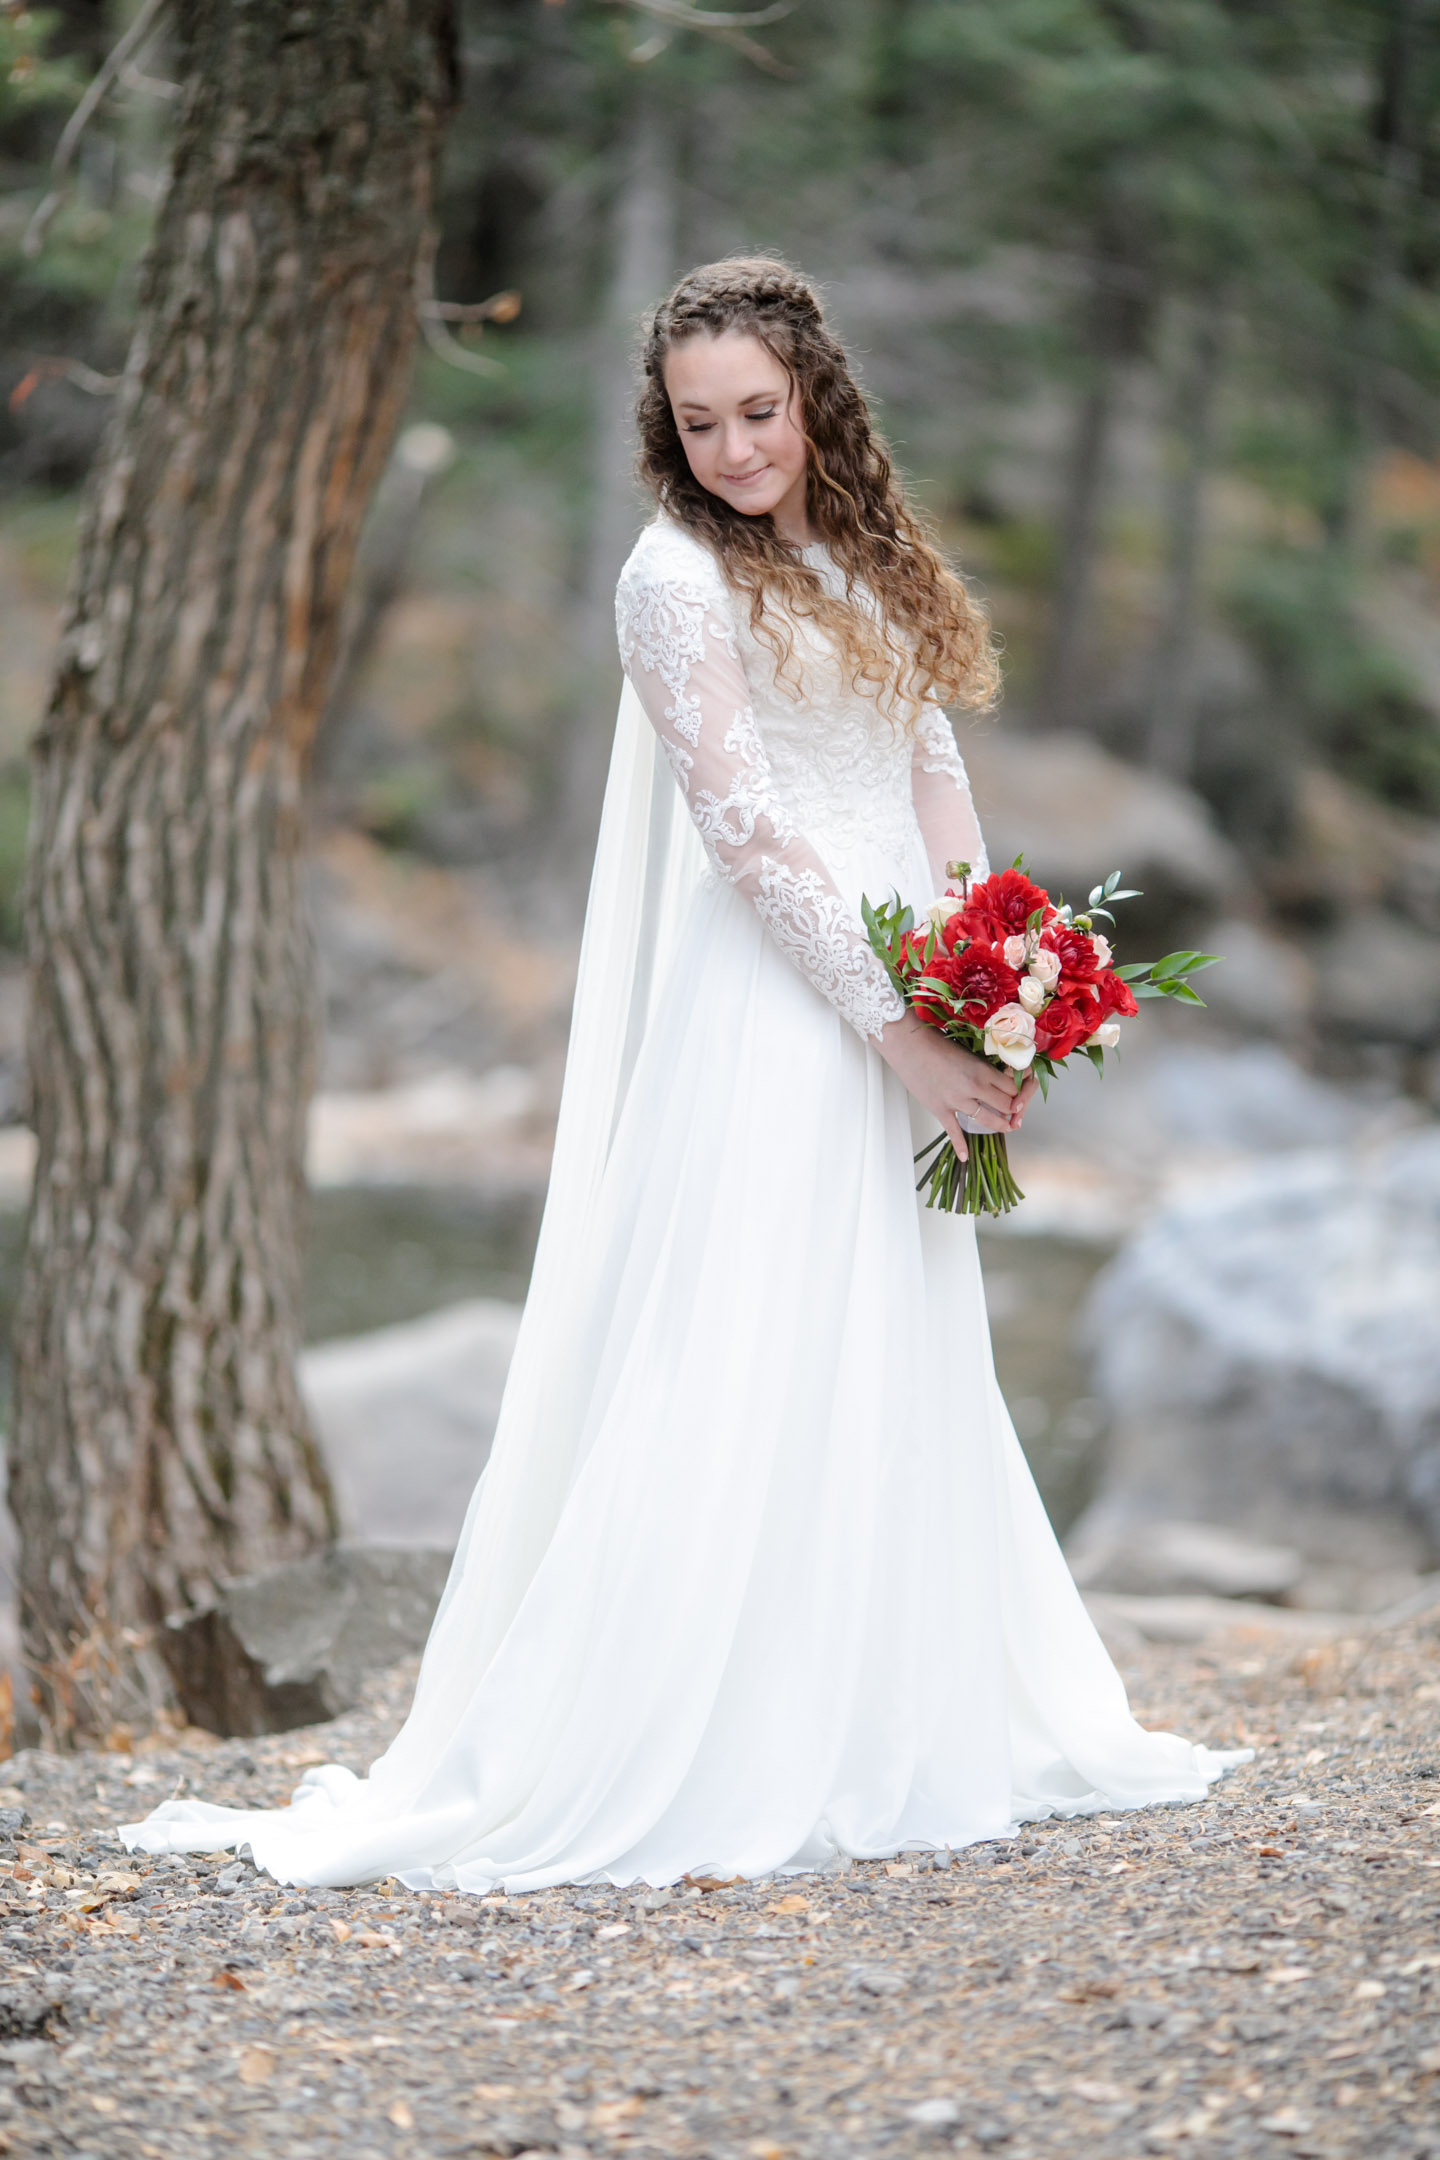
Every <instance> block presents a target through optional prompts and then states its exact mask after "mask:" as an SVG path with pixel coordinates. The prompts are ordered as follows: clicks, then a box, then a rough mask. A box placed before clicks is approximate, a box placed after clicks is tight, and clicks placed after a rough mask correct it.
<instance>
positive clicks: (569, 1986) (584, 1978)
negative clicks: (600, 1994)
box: [565, 1972, 595, 1995]
mask: <svg viewBox="0 0 1440 2160" xmlns="http://www.w3.org/2000/svg"><path fill="white" fill-rule="evenodd" d="M594 1978H595V1975H594V1973H593V1972H577V1973H571V1975H570V1978H569V1979H568V1980H567V1981H566V1983H565V1992H566V1994H567V1995H573V1994H574V1993H575V1991H576V1989H577V1988H587V1987H589V1986H590V1985H591V1983H592V1982H593V1980H594Z"/></svg>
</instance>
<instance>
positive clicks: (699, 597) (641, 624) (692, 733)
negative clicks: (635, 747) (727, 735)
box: [615, 566, 733, 745]
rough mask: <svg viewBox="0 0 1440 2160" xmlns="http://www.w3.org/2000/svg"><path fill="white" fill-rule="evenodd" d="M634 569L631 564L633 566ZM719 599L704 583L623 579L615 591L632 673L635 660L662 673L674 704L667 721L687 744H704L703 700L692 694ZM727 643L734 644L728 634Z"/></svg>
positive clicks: (623, 656)
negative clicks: (690, 689)
mask: <svg viewBox="0 0 1440 2160" xmlns="http://www.w3.org/2000/svg"><path fill="white" fill-rule="evenodd" d="M627 567H628V566H627ZM712 604H713V596H712V595H710V594H708V593H706V592H704V591H703V590H702V589H701V587H700V586H699V585H686V584H684V583H681V582H678V581H670V580H667V581H664V582H658V581H650V580H645V579H640V578H628V577H625V578H622V579H621V581H620V584H619V586H618V587H617V589H616V593H615V631H616V636H617V638H618V640H619V645H620V660H621V665H622V666H623V667H624V669H625V671H626V673H627V674H629V672H630V670H631V664H632V662H633V663H634V664H635V665H637V666H639V667H640V668H642V669H643V670H644V672H645V673H646V674H648V675H658V676H659V677H660V680H661V681H662V682H663V683H664V685H665V687H666V689H667V690H668V691H669V692H670V696H671V699H672V701H673V702H672V703H671V704H669V705H667V706H666V708H665V717H666V719H667V720H668V721H669V722H670V724H671V726H672V727H673V728H674V730H675V732H676V734H677V735H683V736H684V738H685V740H686V742H688V743H691V744H692V745H693V744H694V743H697V742H698V741H699V740H700V727H701V713H700V700H699V699H698V698H696V697H691V696H690V695H689V694H688V690H687V685H688V684H689V681H690V676H691V672H692V670H693V669H694V668H695V666H696V664H697V663H698V662H699V661H702V660H703V659H704V658H705V641H706V631H707V627H708V624H707V618H708V617H709V615H710V609H711V606H712ZM721 642H722V644H727V645H728V644H730V643H732V642H733V640H732V639H731V638H730V637H729V636H728V635H726V634H725V633H723V632H722V635H721Z"/></svg>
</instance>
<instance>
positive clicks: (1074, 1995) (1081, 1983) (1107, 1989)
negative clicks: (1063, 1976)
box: [1055, 1980, 1120, 2003]
mask: <svg viewBox="0 0 1440 2160" xmlns="http://www.w3.org/2000/svg"><path fill="white" fill-rule="evenodd" d="M1055 1993H1056V1995H1057V1996H1058V1997H1059V1999H1060V2001H1061V2002H1075V2003H1080V2002H1105V2001H1107V2000H1108V1998H1109V1997H1110V1996H1112V1995H1118V1994H1119V1993H1120V1983H1119V1981H1118V1980H1076V1981H1074V1982H1073V1983H1072V1984H1071V1985H1070V1986H1069V1987H1063V1988H1056V1990H1055Z"/></svg>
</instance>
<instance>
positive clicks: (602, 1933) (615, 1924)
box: [595, 1920, 630, 1942]
mask: <svg viewBox="0 0 1440 2160" xmlns="http://www.w3.org/2000/svg"><path fill="white" fill-rule="evenodd" d="M629 1933H630V1922H629V1921H628V1920H612V1921H611V1922H610V1925H609V1926H608V1927H603V1928H596V1930H595V1940H596V1942H614V1940H615V1938H616V1936H617V1935H628V1934H629Z"/></svg>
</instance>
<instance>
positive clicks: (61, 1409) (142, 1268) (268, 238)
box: [10, 0, 455, 1742]
mask: <svg viewBox="0 0 1440 2160" xmlns="http://www.w3.org/2000/svg"><path fill="white" fill-rule="evenodd" d="M175 19H176V24H177V39H178V50H177V54H176V61H177V66H178V70H179V73H180V77H181V80H182V82H183V84H184V103H183V106H182V108H181V117H180V121H179V127H178V133H177V139H176V145H175V152H174V160H173V167H172V173H171V181H170V186H169V191H168V193H167V195H166V197H165V199H164V201H163V204H162V207H161V210H160V213H159V218H158V224H157V229H156V232H155V236H154V239H153V241H152V244H151V248H150V251H149V254H148V257H147V260H146V265H145V270H144V274H143V279H142V289H141V306H140V312H139V320H138V324H137V328H136V333H135V340H134V344H133V347H132V350H131V354H130V360H129V364H128V367H127V370H126V375H125V379H124V384H123V387H122V389H121V391H120V393H119V395H118V397H117V400H116V410H115V413H114V416H113V418H112V422H111V425H110V429H109V432H108V435H107V438H106V442H105V445H104V448H103V450H102V452H101V456H100V459H99V463H98V467H97V470H96V471H95V473H94V475H93V478H92V482H91V487H90V491H89V496H88V501H87V508H86V512H85V517H84V521H83V526H82V531H81V537H80V545H79V553H78V558H77V562H76V566H75V571H74V576H73V580H72V586H71V593H70V598H69V602H68V606H67V613H66V620H65V625H64V629H63V634H62V639H61V645H60V653H59V658H58V663H57V670H56V677H55V683H54V688H53V690H52V694H51V700H50V705H49V710H48V713H47V716H46V719H45V722H44V725H43V727H42V730H41V733H40V737H39V741H38V745H37V749H36V758H35V764H36V792H35V808H34V813H33V824H32V834H31V856H30V871H29V880H28V892H27V942H28V951H29V964H30V998H31V1036H30V1072H31V1086H32V1099H33V1104H34V1119H35V1125H36V1130H37V1135H38V1140H39V1155H38V1164H37V1171H36V1181H35V1193H34V1199H33V1202H32V1206H31V1213H30V1223H29V1232H28V1243H27V1250H26V1260H25V1276H24V1282H23V1285H22V1290H21V1299H20V1311H19V1316H18V1322H17V1330H16V1356H15V1372H16V1417H15V1432H14V1441H13V1448H12V1456H11V1463H12V1467H11V1474H10V1500H11V1506H12V1508H13V1510H14V1513H15V1516H16V1520H17V1523H18V1525H19V1529H20V1537H21V1562H20V1589H21V1613H22V1627H23V1631H24V1639H25V1646H26V1652H27V1655H28V1657H29V1658H30V1660H31V1662H32V1666H33V1668H34V1670H35V1673H36V1675H37V1683H38V1684H37V1702H38V1707H39V1709H40V1714H41V1720H42V1726H43V1728H44V1729H45V1730H46V1731H47V1733H48V1735H49V1737H50V1738H51V1739H52V1741H62V1742H63V1741H66V1740H69V1739H71V1738H73V1737H75V1736H77V1735H79V1734H83V1733H85V1732H93V1731H97V1730H102V1731H103V1730H104V1729H105V1728H106V1727H108V1726H109V1725H110V1724H112V1723H114V1722H115V1721H116V1720H117V1719H119V1718H124V1717H127V1716H133V1715H135V1714H139V1715H142V1716H143V1715H144V1714H145V1713H146V1712H147V1711H148V1710H151V1709H153V1708H155V1707H156V1706H158V1705H159V1704H162V1703H164V1702H165V1701H166V1700H167V1699H168V1697H169V1688H168V1681H167V1676H166V1674H165V1672H164V1668H163V1664H162V1662H161V1660H160V1658H159V1656H158V1654H157V1652H156V1649H155V1647H154V1644H153V1641H152V1631H153V1630H154V1628H155V1625H156V1623H157V1622H159V1621H160V1620H161V1619H162V1618H163V1617H164V1616H165V1615H166V1614H168V1613H170V1612H174V1611H178V1610H183V1609H185V1608H186V1607H189V1606H193V1605H194V1604H195V1603H197V1602H198V1601H201V1600H203V1599H205V1598H206V1596H207V1594H208V1593H209V1592H210V1590H211V1588H212V1586H213V1585H214V1584H215V1583H216V1582H217V1581H218V1580H219V1579H221V1578H223V1577H225V1576H227V1575H232V1574H236V1573H239V1572H241V1571H244V1570H246V1569H250V1568H253V1567H256V1566H259V1565H263V1564H267V1563H270V1562H273V1561H278V1560H281V1559H286V1558H291V1557H293V1556H295V1555H298V1554H301V1553H304V1552H307V1551H310V1550H311V1549H313V1548H314V1547H316V1546H317V1545H320V1544H322V1543H324V1542H325V1541H326V1540H327V1539H329V1538H330V1537H331V1536H332V1535H333V1534H334V1530H335V1506H334V1500H333V1497H332V1494H331V1490H330V1485H329V1480H328V1478H327V1476H326V1473H325V1469H324V1465H323V1463H322V1461H321V1459H320V1456H319V1453H318V1451H317V1448H316V1445H315V1441H314V1438H313V1436H312V1434H311V1431H310V1427H309V1424H308V1421H307V1419H306V1415H305V1411H304V1408H303V1406H302V1403H301V1400H300V1395H299V1392H298V1388H297V1383H296V1377H295V1356H296V1351H297V1348H298V1345H299V1341H300V1312H299V1298H300V1245H301V1232H302V1202H303V1195H304V1169H303V1143H304V1128H305V1113H306V1107H307V1101H308V1097H309V1093H310V1087H311V1079H312V1072H313V1065H314V1038H315V997H314V986H313V963H312V953H311V946H310V938H309V931H308V925H307V923H306V920H305V915H304V910H303V906H302V897H301V846H302V805H301V790H302V783H303V777H304V771H305V765H306V760H307V756H308V752H309V748H310V744H311V739H312V736H313V732H314V729H315V725H316V721H317V718H318V716H319V714H320V711H321V709H322V707H323V704H324V701H325V697H326V692H327V688H328V684H329V680H330V675H331V671H332V667H333V663H334V658H335V650H336V643H337V634H338V628H339V622H340V608H341V601H342V597H343V594H344V590H345V585H346V580H347V578H348V576H349V573H350V567H351V562H352V558H353V555H354V549H355V542H356V537H357V534H358V532H359V528H360V522H361V519H362V516H363V514H364V511H365V507H366V504H367V502H368V500H369V497H370V493H371V490H372V487H373V485H374V483H375V480H376V478H377V476H378V475H379V472H380V470H381V467H382V465H383V463H384V459H385V456H386V453H387V451H388V448H389V444H390V440H391V437H392V434H393V432H394V428H395V423H396V420H397V417H398V415H399V412H400V408H401V404H402V401H403V399H404V396H405V392H406V387H407V384H408V380H409V372H410V359H411V352H412V347H413V343H414V329H415V309H414V293H413V287H414V278H415V269H416V264H417V261H418V260H419V259H420V257H421V255H422V251H423V250H424V249H425V248H427V247H428V246H429V245H430V244H431V211H432V202H433V197H434V189H435V178H436V166H437V157H438V153H439V149H440V144H441V137H442V133H443V128H444V123H445V120H446V118H447V117H448V113H449V110H450V107H451V105H452V104H453V101H454V95H455V81H454V73H455V59H454V36H453V27H452V21H451V13H450V0H364V4H363V5H362V4H361V0H330V4H329V5H327V6H325V7H321V8H313V9H303V10H302V9H299V8H297V7H295V6H294V5H293V4H292V0H243V4H242V0H185V4H183V5H181V6H179V7H178V8H177V10H176V18H175Z"/></svg>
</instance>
